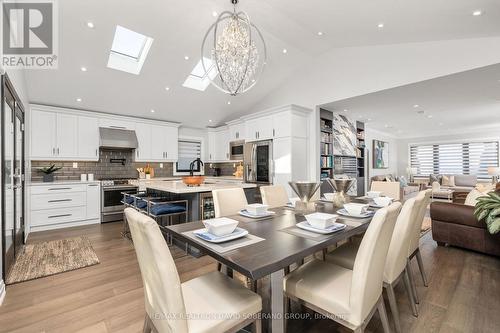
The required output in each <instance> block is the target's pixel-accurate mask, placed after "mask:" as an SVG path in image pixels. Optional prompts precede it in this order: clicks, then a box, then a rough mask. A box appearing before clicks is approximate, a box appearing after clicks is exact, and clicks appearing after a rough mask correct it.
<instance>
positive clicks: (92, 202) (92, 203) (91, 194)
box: [86, 183, 101, 220]
mask: <svg viewBox="0 0 500 333" xmlns="http://www.w3.org/2000/svg"><path fill="white" fill-rule="evenodd" d="M86 203H87V214H86V219H87V220H95V219H100V218H101V188H100V186H99V184H98V183H95V184H94V183H90V184H87V202H86Z"/></svg>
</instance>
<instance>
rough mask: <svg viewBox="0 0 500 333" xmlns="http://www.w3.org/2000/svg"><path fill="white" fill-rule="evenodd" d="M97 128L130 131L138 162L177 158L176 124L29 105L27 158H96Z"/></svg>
mask: <svg viewBox="0 0 500 333" xmlns="http://www.w3.org/2000/svg"><path fill="white" fill-rule="evenodd" d="M99 127H108V128H116V129H127V130H134V131H135V133H136V135H137V141H138V148H137V149H135V151H134V157H135V161H138V162H175V161H177V158H178V152H177V151H178V136H179V129H178V127H179V125H178V124H174V123H168V122H163V121H153V120H147V119H139V118H131V117H122V116H114V115H109V114H102V113H97V112H89V111H78V110H71V109H63V108H56V107H47V106H39V105H32V106H31V122H30V123H29V124H28V128H29V129H30V131H29V135H30V143H31V144H30V157H31V159H32V160H42V161H63V160H66V161H98V160H99Z"/></svg>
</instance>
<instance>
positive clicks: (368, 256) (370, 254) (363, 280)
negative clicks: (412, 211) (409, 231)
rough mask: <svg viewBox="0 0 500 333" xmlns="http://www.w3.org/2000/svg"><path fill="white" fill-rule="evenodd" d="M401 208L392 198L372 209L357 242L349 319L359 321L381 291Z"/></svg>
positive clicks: (367, 312)
mask: <svg viewBox="0 0 500 333" xmlns="http://www.w3.org/2000/svg"><path fill="white" fill-rule="evenodd" d="M400 210H401V203H399V202H395V203H393V204H391V205H390V206H389V207H387V208H382V209H380V210H378V211H377V212H376V213H375V216H374V217H373V219H372V221H371V222H370V225H369V226H368V229H367V230H366V233H365V235H364V237H363V239H362V241H361V244H360V245H359V249H358V253H357V254H356V259H355V260H354V267H353V272H352V282H351V295H350V307H351V315H352V317H351V319H352V320H353V321H354V322H358V323H362V322H363V320H364V319H365V318H366V317H367V316H368V314H369V312H370V311H371V309H372V308H373V307H374V306H375V304H376V303H377V301H378V299H379V297H380V295H381V294H382V280H383V273H384V268H385V261H386V258H387V251H388V250H389V243H390V240H391V237H392V232H393V231H394V225H395V224H396V219H397V218H398V214H399V211H400Z"/></svg>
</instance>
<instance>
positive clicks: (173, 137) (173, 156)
mask: <svg viewBox="0 0 500 333" xmlns="http://www.w3.org/2000/svg"><path fill="white" fill-rule="evenodd" d="M163 128H164V133H165V158H166V160H167V161H177V159H178V158H179V129H178V128H177V127H173V126H163Z"/></svg>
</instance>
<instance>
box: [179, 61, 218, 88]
mask: <svg viewBox="0 0 500 333" xmlns="http://www.w3.org/2000/svg"><path fill="white" fill-rule="evenodd" d="M203 62H204V63H205V68H206V69H207V71H206V72H205V70H204V69H203V64H202V63H201V60H200V61H198V63H197V64H196V66H194V68H193V70H192V71H191V74H189V76H188V77H187V79H186V81H184V83H183V84H182V85H183V86H184V87H186V88H191V89H195V90H199V91H205V89H207V87H208V86H209V85H210V80H213V79H214V78H215V76H217V68H216V67H215V64H214V63H213V62H212V60H211V59H208V58H205V57H204V58H203Z"/></svg>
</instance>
